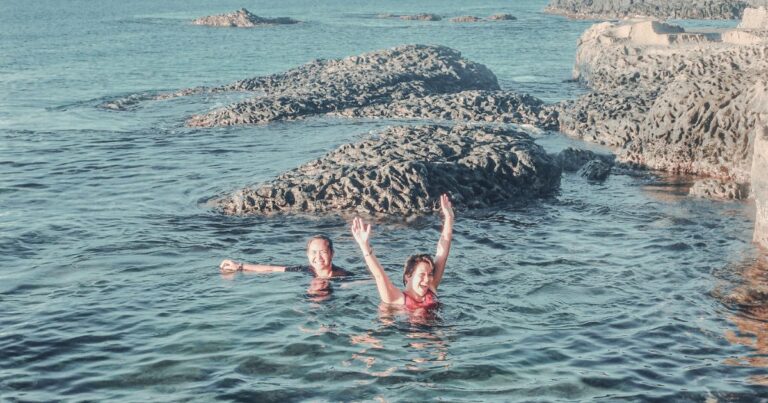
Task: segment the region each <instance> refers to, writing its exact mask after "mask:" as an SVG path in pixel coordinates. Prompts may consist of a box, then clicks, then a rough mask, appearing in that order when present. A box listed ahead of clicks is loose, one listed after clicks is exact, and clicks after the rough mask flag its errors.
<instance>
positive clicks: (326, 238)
mask: <svg viewBox="0 0 768 403" xmlns="http://www.w3.org/2000/svg"><path fill="white" fill-rule="evenodd" d="M317 239H322V240H323V241H325V242H328V249H330V250H331V255H333V241H331V238H328V237H327V236H326V235H323V234H317V235H315V236H313V237H312V238H309V240H308V241H307V251H309V244H311V243H312V241H314V240H317Z"/></svg>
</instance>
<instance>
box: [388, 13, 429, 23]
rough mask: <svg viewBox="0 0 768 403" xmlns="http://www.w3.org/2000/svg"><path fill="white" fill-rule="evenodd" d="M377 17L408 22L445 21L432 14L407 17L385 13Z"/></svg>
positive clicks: (408, 15)
mask: <svg viewBox="0 0 768 403" xmlns="http://www.w3.org/2000/svg"><path fill="white" fill-rule="evenodd" d="M377 17H378V18H397V19H401V20H406V21H441V20H442V19H443V17H441V16H439V15H437V14H430V13H421V14H406V15H402V14H390V13H384V14H379V15H378V16H377Z"/></svg>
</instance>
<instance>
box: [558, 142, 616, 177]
mask: <svg viewBox="0 0 768 403" xmlns="http://www.w3.org/2000/svg"><path fill="white" fill-rule="evenodd" d="M615 158H616V157H615V156H613V155H608V154H598V153H596V152H594V151H589V150H584V149H581V148H573V147H568V148H566V149H564V150H562V151H560V152H559V153H557V154H556V155H555V161H556V162H557V164H558V165H559V166H560V168H561V169H562V170H563V171H565V172H576V171H578V170H580V169H581V168H582V167H584V165H587V163H588V162H590V161H600V162H602V163H604V164H605V165H608V166H613V163H614V160H615Z"/></svg>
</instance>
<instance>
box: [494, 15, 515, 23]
mask: <svg viewBox="0 0 768 403" xmlns="http://www.w3.org/2000/svg"><path fill="white" fill-rule="evenodd" d="M488 19H489V20H491V21H514V20H517V17H515V16H514V15H512V14H494V15H492V16H490V17H488Z"/></svg>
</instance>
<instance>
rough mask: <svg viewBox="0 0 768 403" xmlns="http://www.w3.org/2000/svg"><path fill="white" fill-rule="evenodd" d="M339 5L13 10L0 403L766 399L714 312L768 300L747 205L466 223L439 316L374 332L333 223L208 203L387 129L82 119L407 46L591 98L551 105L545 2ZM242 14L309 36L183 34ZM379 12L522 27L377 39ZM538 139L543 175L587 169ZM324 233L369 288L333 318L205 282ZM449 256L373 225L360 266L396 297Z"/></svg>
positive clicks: (681, 186) (41, 6)
mask: <svg viewBox="0 0 768 403" xmlns="http://www.w3.org/2000/svg"><path fill="white" fill-rule="evenodd" d="M17 3H18V2H17ZM156 3H157V4H156ZM328 3H329V4H320V3H315V2H309V1H298V0H294V1H289V2H282V3H281V5H279V6H278V5H272V4H268V3H266V2H248V4H244V3H237V2H234V1H223V2H217V3H216V5H215V6H213V5H211V4H209V2H204V1H200V0H195V1H180V0H178V1H164V2H151V1H144V0H142V1H132V2H117V1H105V2H99V5H98V6H97V5H95V4H94V3H93V2H86V1H82V0H81V1H76V0H73V1H70V2H66V4H65V3H63V2H62V3H61V4H60V3H59V2H54V1H52V0H48V1H37V2H34V3H33V4H30V5H25V6H23V7H21V6H20V4H12V3H11V2H4V3H0V38H2V40H0V87H1V88H2V90H1V91H0V172H2V176H0V254H2V256H3V257H4V262H5V263H4V264H3V266H2V271H0V279H1V280H2V281H0V307H2V309H1V310H0V312H2V314H0V357H2V359H0V396H2V399H3V400H8V401H27V400H31V401H50V400H65V401H70V400H71V401H83V400H96V401H104V400H125V401H144V400H151V401H210V400H214V399H223V400H235V401H272V400H282V401H293V400H320V401H323V400H329V401H336V400H345V401H348V400H376V399H382V400H403V401H419V400H449V401H489V400H500V401H510V400H512V401H514V400H525V401H529V400H541V401H564V400H568V401H574V400H575V401H583V400H610V401H613V400H618V399H629V400H652V399H662V400H691V401H703V400H705V399H712V398H714V399H718V400H726V401H733V400H753V399H755V398H757V397H765V396H766V394H768V392H767V391H766V387H765V386H761V385H762V384H766V383H768V382H767V381H765V375H764V374H765V368H766V365H765V362H764V361H765V354H766V351H768V350H766V349H765V347H764V346H762V347H761V344H760V340H759V339H755V337H754V336H755V334H753V333H755V332H759V331H765V326H766V322H765V319H764V317H762V319H761V317H760V316H759V315H757V314H754V313H748V312H747V311H745V310H743V309H742V308H743V304H741V303H737V302H734V300H733V298H730V297H729V296H731V295H732V294H734V293H736V292H738V290H740V289H741V288H743V287H745V284H746V285H747V286H749V284H750V281H752V282H755V281H756V282H757V283H760V281H761V280H760V278H762V277H761V276H763V277H764V274H763V273H764V272H765V271H763V269H762V267H761V266H760V265H759V264H758V263H759V262H760V260H759V258H758V257H757V252H756V251H755V250H754V247H753V246H752V244H751V243H750V238H751V228H752V218H751V217H752V216H753V214H754V212H753V207H752V206H751V205H750V204H749V203H733V202H725V203H718V202H711V201H706V200H698V199H693V198H689V197H687V196H685V182H686V181H687V180H688V179H686V178H682V179H679V178H655V177H650V176H642V175H641V176H630V175H613V176H611V177H610V178H609V179H608V180H607V181H606V182H604V183H601V184H594V183H588V182H586V181H585V180H583V179H582V178H580V177H578V176H576V175H573V174H566V175H564V177H563V181H562V190H561V192H560V193H559V194H558V195H557V196H556V197H554V198H552V199H547V200H541V201H536V202H531V203H529V204H523V205H510V206H504V207H501V208H499V209H497V210H492V211H472V212H459V213H458V214H457V223H456V229H455V237H454V239H455V241H454V246H453V249H452V255H451V257H450V259H449V264H448V269H447V273H446V276H445V281H444V283H443V285H442V287H441V290H440V297H441V300H442V302H443V305H442V308H441V309H440V310H439V311H437V312H436V313H435V314H434V315H430V316H426V317H425V316H419V315H410V316H409V315H407V314H404V313H402V312H399V313H398V312H388V311H387V310H380V307H379V304H378V298H377V295H376V291H375V288H374V286H373V284H372V282H371V281H370V280H369V279H368V278H369V277H368V275H367V272H366V270H365V268H364V266H363V263H362V261H361V256H360V254H359V251H357V248H356V247H355V246H354V244H353V241H352V239H351V236H350V235H349V233H348V230H347V223H346V222H345V221H344V220H343V219H342V218H339V217H282V216H277V217H271V218H262V217H247V218H242V217H224V216H221V215H219V214H217V213H215V212H213V211H211V210H210V209H209V208H208V207H207V205H206V203H205V202H206V200H208V199H209V198H211V197H213V196H215V195H219V194H222V193H225V192H229V191H232V190H234V189H237V188H239V187H242V186H244V185H247V184H251V183H257V182H259V181H262V180H266V179H270V178H272V177H274V176H275V175H276V174H278V173H279V172H281V171H283V170H286V169H290V168H292V167H295V166H297V165H300V164H301V163H303V162H305V161H307V160H310V159H312V158H316V157H318V156H321V155H322V154H324V153H325V152H327V151H329V150H331V149H333V148H335V147H336V146H338V145H339V144H342V143H345V142H349V141H353V140H355V139H358V138H360V136H364V135H366V134H368V133H370V132H373V131H376V130H379V129H381V128H383V127H385V126H386V125H388V124H391V123H393V122H388V121H352V120H336V119H308V120H304V121H299V122H291V123H277V124H272V125H268V126H256V127H239V128H223V129H190V128H185V127H183V122H184V119H185V117H186V116H188V115H190V114H193V113H199V112H202V111H206V110H209V109H211V108H214V107H216V106H221V105H224V104H226V103H227V102H229V98H227V97H218V98H217V97H209V96H200V97H189V98H181V99H174V100H169V101H159V102H150V103H148V104H144V105H143V106H142V107H140V108H139V109H137V110H134V111H129V112H113V111H107V110H102V109H98V108H96V105H98V104H99V103H101V102H103V101H104V100H106V99H112V98H115V97H118V96H122V95H125V94H130V93H136V92H141V91H155V90H165V89H177V88H184V87H192V86H197V85H216V84H222V83H227V82H230V81H233V80H237V79H241V78H246V77H251V76H255V75H260V74H269V73H273V72H279V71H283V70H285V69H288V68H291V67H295V66H297V65H300V64H302V63H305V62H307V61H309V60H311V59H314V58H330V57H342V56H348V55H352V54H357V53H360V52H363V51H370V50H375V49H380V48H385V47H390V46H395V45H399V44H403V43H430V44H442V45H447V46H450V47H453V48H456V49H458V50H460V51H462V53H463V54H464V55H465V56H467V57H468V58H470V59H472V60H475V61H478V62H481V63H484V64H486V65H487V66H488V67H490V68H491V70H493V71H494V72H495V73H496V74H497V76H498V77H499V81H500V83H501V84H502V86H503V87H504V88H509V89H515V90H518V91H521V92H529V93H531V94H533V95H535V96H537V97H540V98H542V99H545V100H546V101H557V100H560V99H565V98H570V97H574V96H576V95H578V94H579V93H580V92H581V91H582V90H581V89H580V88H578V86H577V85H576V84H574V83H570V82H564V81H565V80H567V79H568V78H569V77H570V69H571V65H572V61H573V55H574V53H575V44H576V39H577V38H578V36H579V34H580V33H581V32H582V31H583V30H584V29H585V28H586V27H588V26H589V24H590V22H585V21H567V20H565V19H563V18H561V17H557V16H549V15H545V14H542V13H541V10H542V9H543V7H544V5H545V3H546V2H545V1H543V0H542V1H530V2H504V1H484V2H479V3H478V4H475V5H471V6H466V5H463V4H462V2H458V1H449V2H443V1H441V2H438V1H427V2H422V3H420V4H419V6H418V7H417V6H414V5H413V4H412V3H408V2H402V1H393V2H387V3H381V2H374V1H369V2H361V3H358V4H359V5H356V6H355V7H354V8H353V7H350V6H349V5H347V4H346V3H343V2H328ZM243 6H245V7H247V8H249V9H250V10H251V11H252V12H254V13H256V14H259V15H264V16H271V17H275V16H290V17H294V18H297V19H301V20H304V21H307V22H306V23H304V24H300V25H297V26H286V27H276V28H270V29H258V30H257V29H254V30H228V29H211V28H205V27H196V26H191V25H189V24H187V22H188V21H190V20H191V19H193V18H195V17H198V16H202V15H209V14H215V13H222V12H228V11H231V10H235V9H237V8H240V7H243ZM384 12H390V13H417V12H434V13H438V14H441V15H445V16H449V17H450V16H456V15H464V14H473V15H479V16H486V15H490V14H493V13H497V12H509V13H511V14H513V15H516V16H517V17H518V18H519V20H518V21H512V22H503V23H483V24H458V25H457V24H452V23H450V22H448V21H442V22H436V23H423V22H421V23H420V22H404V21H397V20H382V19H377V18H374V17H375V16H376V15H377V14H379V13H384ZM535 136H536V137H537V138H538V139H539V142H540V143H541V144H543V145H544V146H545V147H546V148H547V149H549V150H551V151H556V150H558V149H561V148H563V147H566V146H568V145H572V144H578V143H577V142H575V141H573V140H568V139H565V138H563V137H561V136H559V135H557V134H547V133H537V134H535ZM678 180H680V181H682V183H679V182H678ZM317 232H324V233H327V234H329V235H330V236H331V237H332V238H334V239H335V240H336V249H337V254H336V259H335V260H336V263H337V264H339V265H341V266H344V267H346V268H348V269H350V270H355V271H356V272H358V273H359V276H358V277H357V278H356V279H355V281H351V282H338V283H334V285H333V287H334V292H333V293H332V294H331V295H330V297H328V298H325V299H324V298H318V297H317V296H313V295H308V293H307V289H308V287H309V285H310V279H309V278H307V277H304V276H302V275H299V274H289V273H285V274H280V275H237V276H234V277H233V278H225V277H222V276H220V275H219V273H218V270H217V267H216V266H217V264H218V262H219V261H220V260H221V259H222V258H225V257H231V258H235V259H244V260H248V261H254V262H260V263H275V264H300V263H302V262H303V260H304V257H303V253H302V249H303V244H304V240H305V239H306V238H307V237H308V236H309V235H312V234H315V233H317ZM438 234H439V219H438V218H437V217H429V218H426V219H424V220H420V221H417V222H410V223H398V222H388V223H381V224H379V225H378V226H377V227H376V228H375V238H374V240H373V244H374V246H375V247H376V250H377V254H378V255H379V257H380V259H381V261H382V262H383V264H384V265H385V266H386V267H387V269H388V271H389V272H390V273H391V275H392V276H394V277H393V278H399V275H400V272H401V268H400V267H401V265H402V262H403V261H404V259H405V257H406V255H407V254H409V253H411V252H416V251H424V252H429V251H432V250H434V247H435V244H436V241H437V237H438ZM755 268H756V269H755ZM755 270H757V271H756V273H757V274H754V273H753V272H755ZM744 273H752V274H750V275H745V274H744ZM755 278H757V280H755ZM759 285H760V284H758V286H759ZM759 304H760V302H759V301H758V306H759ZM750 312H751V311H750ZM745 323H746V324H745ZM761 364H762V365H761Z"/></svg>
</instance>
